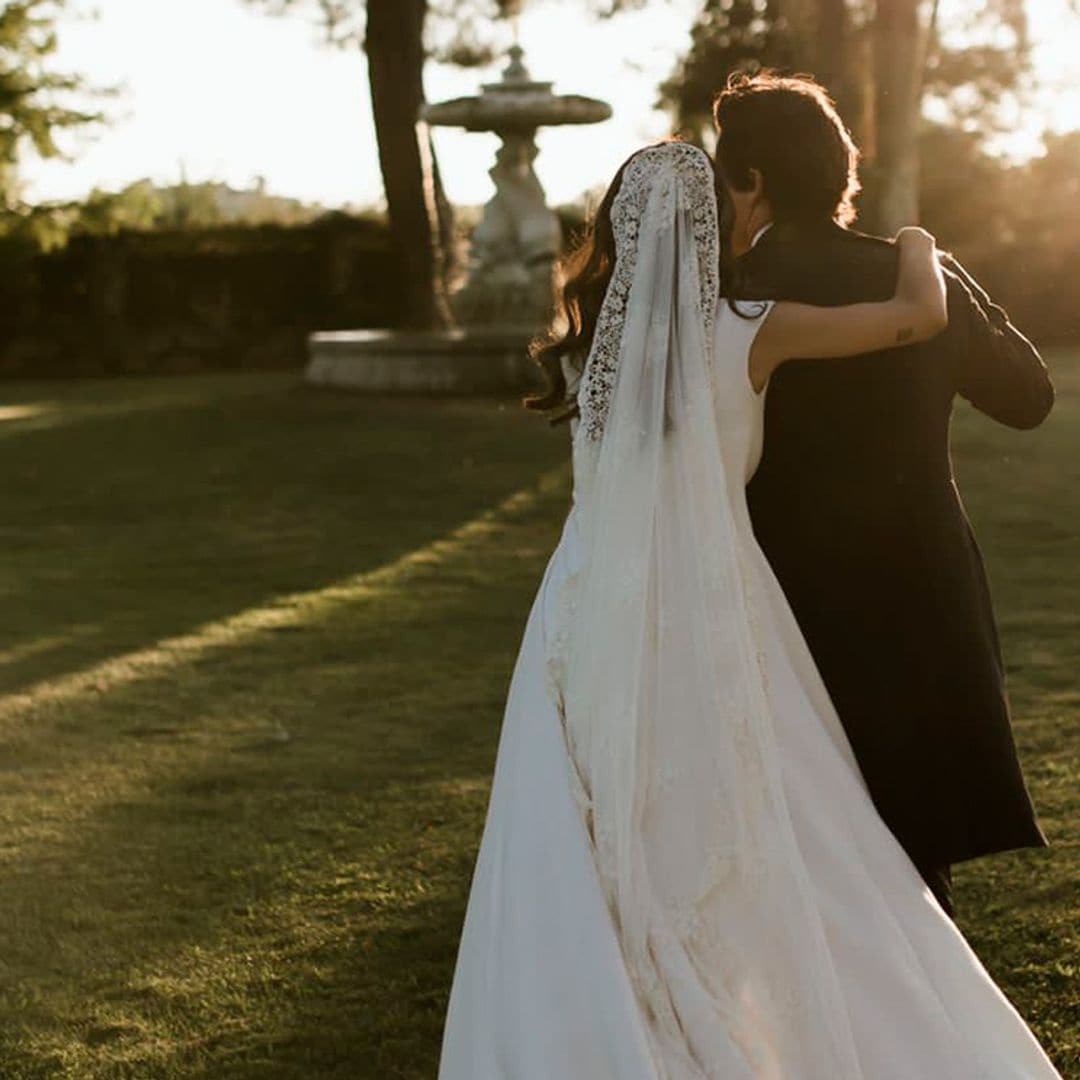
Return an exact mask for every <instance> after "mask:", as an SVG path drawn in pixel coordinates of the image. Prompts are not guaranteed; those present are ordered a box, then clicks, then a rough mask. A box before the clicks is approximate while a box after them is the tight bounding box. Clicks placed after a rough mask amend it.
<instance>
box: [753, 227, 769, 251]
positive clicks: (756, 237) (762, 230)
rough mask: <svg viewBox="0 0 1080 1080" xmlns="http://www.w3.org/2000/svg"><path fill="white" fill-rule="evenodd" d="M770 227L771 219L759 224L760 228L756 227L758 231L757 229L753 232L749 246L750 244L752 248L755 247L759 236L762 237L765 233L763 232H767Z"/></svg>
mask: <svg viewBox="0 0 1080 1080" xmlns="http://www.w3.org/2000/svg"><path fill="white" fill-rule="evenodd" d="M772 227H773V223H772V222H771V221H767V222H765V224H764V225H762V226H761V228H760V229H758V231H757V232H756V233H754V237H753V239H752V240H751V241H750V246H751V247H752V248H754V247H757V242H758V241H759V240H760V239H761V238H762V237H763V236H764V235H765V234H766V233H767V232H768V231H769V230H770V229H771V228H772Z"/></svg>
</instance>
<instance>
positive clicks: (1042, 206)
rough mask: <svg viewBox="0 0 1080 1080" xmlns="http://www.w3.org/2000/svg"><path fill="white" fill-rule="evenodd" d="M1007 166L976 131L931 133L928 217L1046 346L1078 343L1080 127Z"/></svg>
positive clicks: (925, 180)
mask: <svg viewBox="0 0 1080 1080" xmlns="http://www.w3.org/2000/svg"><path fill="white" fill-rule="evenodd" d="M1046 142H1047V151H1046V153H1045V155H1043V156H1041V157H1037V158H1035V159H1033V160H1032V161H1030V162H1027V163H1025V164H1023V165H1013V166H1008V165H1006V164H1004V163H1003V162H1002V161H1001V160H1000V159H999V158H996V157H993V156H991V155H989V154H987V153H986V152H985V150H984V149H983V148H982V146H981V143H980V139H979V137H978V136H977V135H975V134H972V133H970V132H964V131H962V130H958V129H956V128H953V127H934V128H930V129H929V130H928V131H927V132H926V133H925V134H924V136H923V170H922V192H921V197H922V205H923V220H924V222H925V224H926V226H927V228H929V229H930V230H931V231H933V232H934V233H935V234H936V235H937V236H939V237H940V238H941V243H942V244H943V245H944V246H945V247H949V248H952V249H953V250H954V251H955V252H956V254H957V255H958V256H959V257H960V259H961V261H963V262H964V263H965V265H967V267H968V269H969V270H971V272H972V273H973V274H974V275H975V276H976V277H977V278H978V279H979V280H980V281H981V283H982V284H983V285H984V286H985V287H986V288H987V289H988V290H989V291H990V293H991V295H992V296H994V298H995V299H997V300H998V301H999V302H1000V303H1002V304H1004V305H1005V306H1006V307H1007V308H1008V309H1009V312H1010V314H1011V315H1012V316H1013V318H1014V321H1015V322H1016V323H1017V324H1018V325H1019V326H1020V327H1021V329H1023V330H1024V331H1025V333H1027V334H1029V335H1030V336H1031V337H1032V338H1034V339H1035V340H1036V341H1037V342H1039V343H1042V344H1071V345H1076V344H1080V310H1078V308H1077V304H1076V292H1077V289H1078V287H1080V217H1078V216H1077V214H1076V210H1075V208H1076V205H1077V201H1078V199H1080V132H1072V133H1070V134H1068V135H1058V136H1048V137H1047V139H1046Z"/></svg>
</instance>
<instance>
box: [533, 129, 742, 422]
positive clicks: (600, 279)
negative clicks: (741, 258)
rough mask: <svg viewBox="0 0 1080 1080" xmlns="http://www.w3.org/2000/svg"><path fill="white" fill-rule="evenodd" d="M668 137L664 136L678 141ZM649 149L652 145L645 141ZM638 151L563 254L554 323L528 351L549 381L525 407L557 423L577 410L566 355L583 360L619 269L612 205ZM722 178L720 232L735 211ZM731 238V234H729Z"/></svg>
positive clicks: (725, 274) (726, 278)
mask: <svg viewBox="0 0 1080 1080" xmlns="http://www.w3.org/2000/svg"><path fill="white" fill-rule="evenodd" d="M678 141H679V140H678V139H665V140H662V142H661V143H654V144H653V145H654V146H655V145H662V143H663V142H678ZM644 149H649V147H645V148H644ZM641 152H642V151H641V150H636V151H634V153H633V154H631V155H630V157H628V158H627V159H626V161H624V162H623V163H622V165H620V166H619V171H618V172H617V173H616V174H615V179H614V180H612V181H611V185H610V186H609V187H608V189H607V191H606V192H605V193H604V197H603V199H601V201H600V205H599V206H598V207H597V208H596V212H595V213H594V214H593V215H592V217H591V218H590V219H589V221H588V222H587V223H586V225H585V228H584V229H583V230H582V231H581V233H580V234H579V236H578V238H577V242H576V243H575V244H574V246H573V247H572V248H571V250H570V252H569V253H568V254H567V255H565V256H564V257H563V258H562V260H560V262H559V265H558V269H557V271H556V275H557V278H558V280H559V281H560V283H561V284H560V285H559V286H558V287H557V289H556V294H555V314H554V318H553V319H552V322H551V325H550V327H549V329H548V330H547V331H546V332H545V333H543V334H541V335H540V336H539V337H537V338H536V339H535V340H534V341H533V342H532V344H531V345H530V346H529V355H530V356H531V357H532V359H533V361H534V362H535V363H537V364H538V365H539V366H540V369H541V373H542V375H543V377H544V382H545V383H546V386H545V388H544V390H543V391H542V392H540V393H537V394H533V395H532V396H531V397H527V398H525V400H524V402H523V404H524V406H525V408H526V409H532V410H534V411H535V412H543V413H547V415H548V419H549V420H550V421H551V423H552V424H560V423H562V422H563V421H564V420H569V419H570V418H571V417H574V416H576V415H577V412H578V408H577V402H576V401H574V400H573V399H572V398H568V397H567V393H566V376H565V375H564V374H563V368H562V358H563V357H564V356H565V357H570V358H572V359H574V360H577V361H578V362H579V363H580V364H582V365H584V363H585V360H586V359H587V357H588V355H589V350H590V349H591V348H592V342H593V334H594V333H595V332H596V320H597V317H598V316H599V314H600V307H601V305H602V304H603V303H604V296H605V295H606V294H607V288H608V284H609V283H610V281H611V274H612V271H613V270H614V269H615V232H614V229H613V228H612V225H611V208H612V206H613V204H614V202H615V197H616V196H617V195H618V194H619V188H620V187H621V186H622V179H623V174H624V173H625V172H626V168H627V166H628V165H629V164H630V162H631V161H633V160H634V158H635V157H637V155H638V154H640V153H641ZM725 195H726V192H725V191H724V187H723V185H722V184H720V183H717V196H718V201H719V203H720V205H719V208H718V209H719V213H720V227H721V234H722V235H724V234H726V233H727V231H728V230H729V229H730V220H728V221H727V222H725V219H726V218H729V217H730V215H728V214H726V213H725V206H724V197H725ZM724 238H725V240H726V236H724ZM729 247H730V245H729V244H727V243H726V242H725V243H723V244H722V245H721V253H722V256H721V266H720V280H721V285H722V287H721V292H722V294H723V295H725V296H727V295H730V291H729V289H725V288H724V287H723V286H724V283H729V284H730V282H731V279H732V277H733V269H734V268H733V266H732V265H731V263H730V261H729V260H726V259H724V258H723V253H724V252H726V251H727V250H728V249H729Z"/></svg>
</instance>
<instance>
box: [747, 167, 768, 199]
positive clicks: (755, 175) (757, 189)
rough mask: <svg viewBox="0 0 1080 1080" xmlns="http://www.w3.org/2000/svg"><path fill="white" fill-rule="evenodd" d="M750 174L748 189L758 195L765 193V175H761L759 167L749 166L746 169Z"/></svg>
mask: <svg viewBox="0 0 1080 1080" xmlns="http://www.w3.org/2000/svg"><path fill="white" fill-rule="evenodd" d="M748 173H749V176H750V190H751V191H752V192H753V193H754V194H755V195H758V196H762V195H764V194H765V177H764V176H762V175H761V170H760V169H754V168H751V169H749V170H748Z"/></svg>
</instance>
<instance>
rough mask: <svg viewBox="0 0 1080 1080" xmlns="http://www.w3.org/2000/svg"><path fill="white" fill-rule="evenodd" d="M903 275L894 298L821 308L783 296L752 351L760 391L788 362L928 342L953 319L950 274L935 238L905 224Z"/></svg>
mask: <svg viewBox="0 0 1080 1080" xmlns="http://www.w3.org/2000/svg"><path fill="white" fill-rule="evenodd" d="M896 243H897V246H898V247H899V249H900V276H899V278H898V280H897V284H896V293H895V294H894V296H893V298H892V299H891V300H884V301H881V302H879V303H866V304H848V305H845V306H844V307H832V308H829V307H817V306H815V305H813V304H797V303H793V302H791V301H788V300H783V301H781V302H780V303H777V304H775V305H774V306H773V309H772V311H770V312H769V314H768V316H767V318H766V319H765V322H764V324H763V325H762V327H761V329H760V330H759V331H758V334H757V337H756V338H755V339H754V345H753V348H752V349H751V350H750V361H749V362H750V381H751V383H752V384H753V385H754V387H755V389H758V390H760V389H761V388H762V387H763V386H765V384H766V383H767V382H768V381H769V378H770V376H771V375H772V373H773V372H774V371H775V370H776V369H777V368H778V367H779V366H780V365H781V364H783V363H784V362H785V361H787V360H796V359H800V358H822V359H824V358H827V357H843V356H856V355H858V354H859V353H867V352H876V351H877V350H880V349H891V348H894V347H896V346H900V345H911V344H913V343H914V342H917V341H926V340H927V339H928V338H932V337H934V336H935V335H937V334H939V333H941V331H942V330H944V329H945V328H946V326H948V324H949V316H948V309H947V306H946V300H945V278H944V275H943V274H942V271H941V266H940V264H939V262H938V253H937V246H936V244H935V242H934V238H933V237H932V236H931V235H930V234H929V233H928V232H925V231H924V230H922V229H917V228H909V229H901V230H900V232H899V233H898V234H897V237H896Z"/></svg>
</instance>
